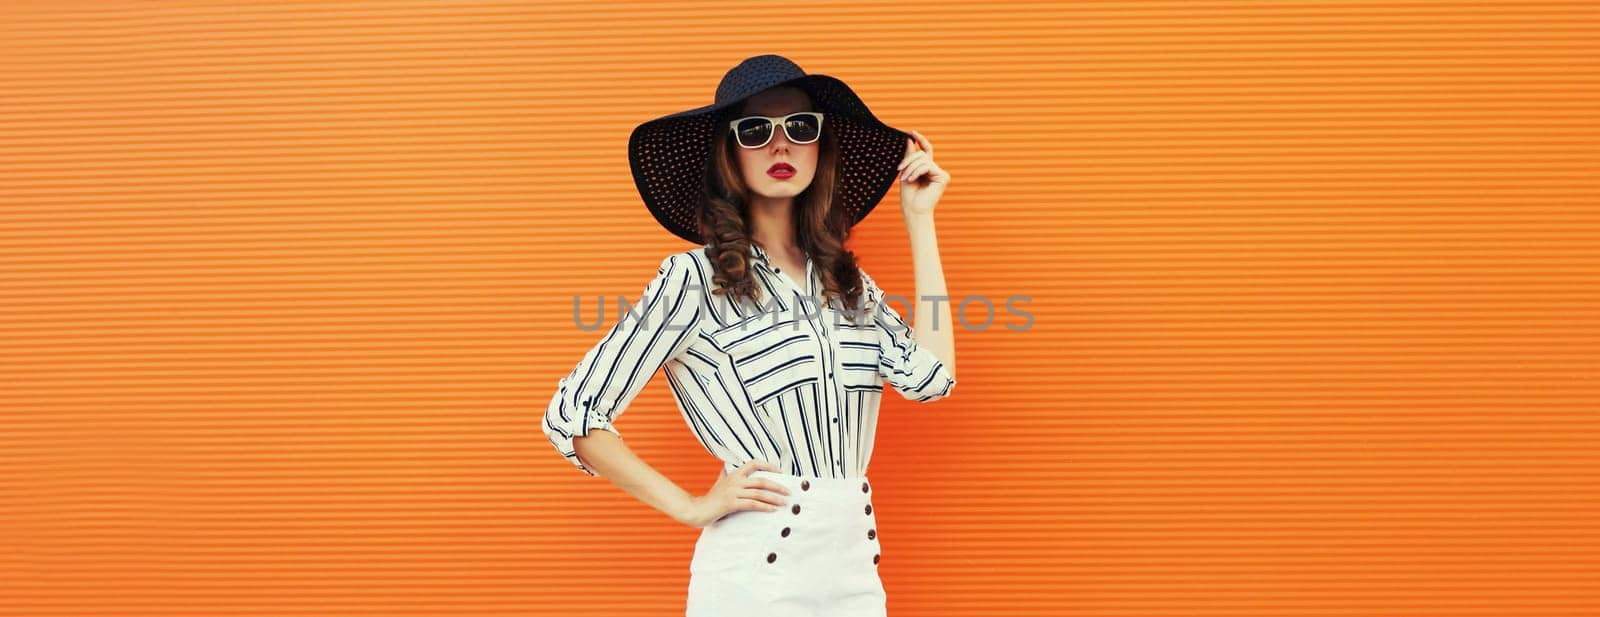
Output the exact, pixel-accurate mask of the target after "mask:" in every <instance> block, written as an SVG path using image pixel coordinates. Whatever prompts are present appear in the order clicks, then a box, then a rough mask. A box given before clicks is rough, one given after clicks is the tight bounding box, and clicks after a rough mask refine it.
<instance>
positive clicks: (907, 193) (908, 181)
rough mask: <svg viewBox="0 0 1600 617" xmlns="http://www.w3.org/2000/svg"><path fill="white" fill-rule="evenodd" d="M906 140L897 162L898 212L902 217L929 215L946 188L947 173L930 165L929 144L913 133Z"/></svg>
mask: <svg viewBox="0 0 1600 617" xmlns="http://www.w3.org/2000/svg"><path fill="white" fill-rule="evenodd" d="M911 136H912V137H914V138H915V141H913V140H911V139H907V140H906V155H905V158H904V159H901V160H900V167H899V169H900V175H899V180H900V210H901V211H902V212H903V213H904V214H905V215H906V216H915V215H927V214H932V213H933V206H934V204H937V203H939V198H940V197H941V196H943V195H944V189H945V187H946V186H949V185H950V172H947V171H945V170H944V168H943V167H940V166H939V164H938V163H935V162H933V142H931V141H928V137H927V136H925V135H923V134H922V133H920V132H917V131H911Z"/></svg>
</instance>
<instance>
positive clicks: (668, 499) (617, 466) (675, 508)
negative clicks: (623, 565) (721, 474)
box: [572, 431, 694, 522]
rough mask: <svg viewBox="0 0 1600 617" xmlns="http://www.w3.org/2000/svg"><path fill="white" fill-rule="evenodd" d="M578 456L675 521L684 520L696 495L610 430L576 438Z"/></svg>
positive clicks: (573, 443) (607, 477) (623, 488)
mask: <svg viewBox="0 0 1600 617" xmlns="http://www.w3.org/2000/svg"><path fill="white" fill-rule="evenodd" d="M572 446H573V448H574V449H576V450H577V451H578V458H579V459H581V460H582V461H583V464H584V465H585V466H587V467H589V468H590V469H593V470H595V471H596V472H597V473H599V474H600V475H601V477H604V478H606V479H608V480H610V481H611V483H612V484H615V485H617V486H618V487H620V488H621V489H622V490H623V491H624V492H626V493H628V494H629V495H632V496H633V497H634V498H635V499H638V500H639V501H642V502H644V503H645V504H646V505H649V506H650V507H652V508H655V509H657V510H660V511H661V513H662V514H666V515H667V516H669V517H672V520H675V521H679V522H682V521H683V520H685V519H684V517H686V516H687V515H688V513H689V509H690V505H691V503H692V502H693V500H694V496H693V495H690V494H689V493H688V492H687V491H685V490H683V489H682V488H681V487H679V486H678V485H677V484H675V483H673V481H672V480H671V479H668V478H667V477H666V476H664V475H661V472H659V471H656V469H655V468H654V467H651V466H650V465H649V464H648V463H645V462H644V460H643V459H641V458H639V456H638V455H636V454H634V453H633V449H632V448H629V447H628V444H626V443H623V441H622V438H621V437H618V436H617V435H616V434H615V433H612V432H610V431H589V434H588V435H586V436H582V437H577V438H574V439H573V440H572Z"/></svg>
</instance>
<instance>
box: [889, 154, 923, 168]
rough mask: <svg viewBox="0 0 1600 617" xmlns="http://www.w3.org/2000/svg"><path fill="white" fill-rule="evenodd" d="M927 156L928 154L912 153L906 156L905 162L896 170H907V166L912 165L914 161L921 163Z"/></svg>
mask: <svg viewBox="0 0 1600 617" xmlns="http://www.w3.org/2000/svg"><path fill="white" fill-rule="evenodd" d="M926 154H927V153H926V152H912V153H911V154H909V155H907V156H906V158H905V160H903V161H900V166H899V167H896V168H895V169H905V168H906V165H909V164H911V162H912V161H920V160H922V157H923V156H924V155H926Z"/></svg>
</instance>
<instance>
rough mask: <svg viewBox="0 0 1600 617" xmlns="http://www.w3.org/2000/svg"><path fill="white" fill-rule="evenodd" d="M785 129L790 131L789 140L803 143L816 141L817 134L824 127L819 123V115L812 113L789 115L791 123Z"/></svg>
mask: <svg viewBox="0 0 1600 617" xmlns="http://www.w3.org/2000/svg"><path fill="white" fill-rule="evenodd" d="M785 129H786V130H787V131H788V133H789V141H792V142H795V143H802V144H803V143H810V142H812V141H816V139H817V135H819V134H820V133H821V132H822V130H821V129H822V127H821V126H819V125H818V124H817V117H816V116H815V115H812V114H800V115H797V116H789V123H788V124H787V125H786V127H785Z"/></svg>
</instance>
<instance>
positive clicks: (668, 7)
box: [0, 1, 1600, 617]
mask: <svg viewBox="0 0 1600 617" xmlns="http://www.w3.org/2000/svg"><path fill="white" fill-rule="evenodd" d="M0 10H3V13H0V40H4V41H5V43H4V47H5V50H6V51H5V52H4V53H0V79H3V84H0V339H3V350H0V351H3V353H0V363H3V364H0V366H3V384H0V385H3V391H0V397H3V398H0V404H3V416H0V614H4V615H8V616H10V615H16V616H27V617H47V616H55V615H96V616H109V615H162V616H174V615H220V614H228V615H264V616H268V615H270V616H298V615H356V614H366V615H453V616H463V615H563V616H566V617H577V616H607V617H611V616H635V615H637V616H645V615H650V616H655V615H672V614H681V612H682V609H683V597H684V590H685V585H686V583H687V581H688V575H689V573H688V568H687V566H688V560H689V557H690V552H691V550H692V546H693V543H694V540H695V537H696V533H697V531H698V530H695V529H690V528H687V527H684V526H681V525H678V524H676V523H673V522H672V521H670V520H669V519H668V518H666V517H665V516H663V515H661V514H658V513H656V512H655V511H654V510H651V509H649V508H648V507H646V506H644V505H642V504H641V503H639V502H637V501H634V500H633V499H632V498H630V497H627V496H626V495H625V494H624V493H622V492H621V491H620V490H618V489H617V488H616V487H615V486H613V485H611V484H610V483H609V482H608V481H606V480H604V479H597V478H589V477H587V476H583V475H582V474H581V473H580V472H579V471H578V470H577V469H576V468H574V467H572V466H570V465H569V464H568V463H567V462H566V461H564V460H563V459H561V458H560V457H559V455H557V454H556V452H555V451H554V449H553V448H551V447H550V445H549V444H548V443H547V442H546V441H545V439H544V436H543V435H542V434H541V433H540V430H539V416H540V414H541V413H542V411H543V409H544V405H545V403H546V402H547V401H548V400H549V397H550V394H551V393H552V391H553V389H554V387H555V385H556V380H557V379H558V378H559V377H560V376H561V375H563V374H565V373H566V372H567V371H568V370H570V369H571V367H572V366H573V365H574V364H575V363H576V362H577V360H578V359H579V358H580V356H581V354H582V352H583V351H585V350H586V349H587V348H588V346H589V345H591V344H593V343H594V341H595V340H597V336H598V334H597V333H596V332H593V331H583V330H579V329H578V328H576V327H575V326H573V324H572V297H573V295H578V296H581V297H583V298H586V299H588V300H587V303H586V306H589V307H591V308H592V306H593V304H592V303H593V298H594V297H595V296H600V295H603V296H606V297H608V298H612V299H614V298H616V297H617V296H619V295H621V296H625V297H628V298H635V297H637V295H638V294H639V292H640V291H641V290H642V289H643V286H644V283H646V282H647V281H648V280H649V279H650V278H651V277H652V276H653V274H654V270H655V268H656V266H657V265H659V261H660V259H661V258H662V257H663V256H664V255H666V254H667V253H670V252H676V251H681V250H685V249H686V248H689V247H687V246H686V245H685V244H684V243H682V242H680V241H678V240H676V239H675V238H673V237H671V236H669V235H668V234H667V233H666V232H664V231H663V230H661V229H660V228H658V227H657V226H656V224H655V223H654V222H653V221H652V220H651V219H650V218H649V217H648V216H647V215H646V213H645V210H644V209H643V207H642V206H641V204H640V202H639V199H638V197H637V195H636V193H635V192H634V188H633V184H632V182H631V180H630V178H629V176H628V167H627V162H626V158H625V145H626V140H627V137H628V133H629V131H630V130H631V129H632V127H633V126H634V125H635V124H637V123H639V122H642V121H644V120H646V119H649V118H652V117H655V116H658V115H662V114H665V113H669V112H672V111H677V110H681V109H686V108H689V107H694V106H699V105H702V104H705V103H707V102H709V101H710V99H711V96H712V93H713V90H714V88H715V86H716V81H717V80H718V79H719V78H720V77H721V75H722V72H723V71H724V70H726V69H727V68H728V67H730V66H732V65H733V64H735V63H736V62H737V61H738V60H739V59H741V58H743V57H746V56H748V55H754V54H758V53H781V54H784V55H787V56H789V57H791V58H793V59H795V60H796V61H797V62H799V63H800V64H801V65H802V66H803V67H805V68H807V69H808V70H809V71H812V72H822V73H828V74H832V75H836V76H840V77H842V78H844V79H846V80H847V81H849V82H850V83H851V84H853V85H854V86H855V87H856V88H857V90H858V91H859V92H860V93H861V94H862V96H863V97H864V98H865V99H866V101H867V102H868V103H869V104H870V105H871V106H872V108H873V109H874V110H875V111H876V112H878V113H879V114H880V115H881V116H882V117H883V118H884V119H885V120H886V121H888V122H890V123H891V124H893V125H895V126H897V127H900V128H903V129H917V130H920V131H922V132H924V133H926V134H927V135H928V136H929V137H930V139H932V141H933V143H934V144H935V153H936V154H935V158H936V160H938V161H940V162H941V164H942V165H943V166H944V167H945V168H946V169H948V170H949V171H950V172H951V173H952V175H953V176H954V180H953V182H952V184H951V187H950V189H949V191H948V193H947V195H946V196H945V198H944V200H943V202H942V203H941V204H940V205H939V213H940V214H939V231H940V246H941V249H942V252H943V255H944V263H945V264H946V275H947V277H948V282H949V288H950V290H951V291H952V293H954V294H956V295H957V296H958V297H963V298H979V297H983V298H988V299H990V300H991V301H993V302H995V304H996V311H997V312H996V315H995V316H994V323H993V324H991V325H990V326H989V327H988V328H987V329H982V328H981V324H982V323H983V322H984V321H985V320H986V316H985V312H984V310H983V305H982V304H981V303H977V302H976V301H974V303H972V304H969V305H967V307H966V310H965V311H964V315H965V317H966V318H967V320H968V322H969V324H971V325H970V326H969V327H965V328H962V329H961V330H960V331H958V333H957V340H958V347H959V353H960V358H961V360H960V366H961V369H960V375H961V386H960V387H959V389H958V391H957V394H956V395H955V396H953V397H952V398H951V399H948V400H946V401H942V402H939V403H935V404H932V405H927V406H917V405H914V404H911V403H908V402H906V401H904V400H900V399H899V398H898V397H894V396H891V397H888V398H886V402H885V410H884V413H885V416H884V418H883V426H882V428H881V431H880V433H879V435H880V439H881V440H882V441H881V442H880V443H879V445H878V448H877V450H876V457H875V460H874V461H873V464H872V467H871V470H870V475H871V476H872V477H874V478H875V479H876V481H877V486H878V487H879V488H880V491H879V494H878V496H877V499H876V500H877V502H878V503H879V504H880V512H881V514H880V517H881V518H880V520H881V523H882V529H881V531H882V543H883V545H884V552H885V555H884V561H883V562H882V564H881V568H882V573H883V576H884V580H885V584H886V586H887V588H888V591H889V598H890V600H889V603H890V604H889V606H890V611H891V614H894V615H900V616H927V617H938V616H954V615H963V616H970V615H1004V616H1008V617H1020V616H1045V615H1151V616H1164V617H1172V616H1188V615H1196V616H1198V615H1208V616H1210V615H1228V616H1230V617H1231V616H1246V615H1273V616H1293V615H1318V616H1329V615H1360V616H1370V615H1389V616H1399V615H1426V616H1429V617H1439V616H1446V615H1486V616H1487V615H1494V616H1502V615H1525V616H1554V615H1600V599H1597V597H1600V596H1596V595H1595V594H1594V593H1593V590H1592V588H1591V590H1590V591H1588V592H1584V591H1581V586H1582V585H1583V584H1586V583H1593V582H1594V581H1595V580H1596V578H1597V576H1600V567H1597V566H1600V558H1597V555H1600V520H1597V516H1596V514H1597V512H1596V505H1597V503H1600V479H1597V473H1596V470H1597V466H1596V464H1597V463H1600V449H1597V447H1596V444H1597V438H1600V417H1597V414H1600V181H1597V175H1596V170H1597V169H1600V155H1597V152H1600V148H1597V146H1600V122H1597V120H1600V103H1597V100H1600V97H1597V95H1600V53H1597V52H1600V10H1597V8H1596V6H1595V4H1594V3H1590V2H1473V3H1465V2H1448V1H1440V2H1387V1H1385V2H1376V1H1369V2H1222V3H1217V2H1206V3H1201V2H1188V1H1184V2H1159V3H1158V2H1113V3H1083V4H1068V3H1024V2H984V3H979V2H973V3H883V2H874V3H866V2H820V3H819V2H808V3H798V4H782V3H780V4H771V3H767V4H756V3H750V4H745V3H731V2H730V3H721V2H695V3H684V4H667V3H653V2H639V3H615V2H583V3H510V2H499V3H437V2H427V3H398V2H348V3H346V2H341V3H326V4H324V3H308V2H293V3H289V2H212V3H198V2H165V3H141V4H133V3H121V2H11V3H7V4H6V5H5V6H4V7H3V9H0ZM897 195H898V194H897V193H895V192H891V193H890V194H889V196H887V197H886V199H885V201H884V203H883V205H882V206H880V207H879V211H878V212H877V213H876V214H875V215H874V216H872V217H871V218H869V219H868V220H867V221H866V222H865V223H863V225H862V226H861V228H860V234H859V236H858V237H857V239H856V241H855V244H854V248H855V250H856V251H857V252H858V253H859V254H861V255H862V256H863V259H864V264H865V266H866V267H867V268H868V270H869V271H870V272H873V273H874V274H875V276H876V278H877V279H878V280H879V282H880V283H882V284H884V286H885V288H886V289H888V290H889V291H890V292H891V293H899V294H903V295H909V294H911V293H913V292H914V290H913V289H912V288H911V287H910V285H911V276H910V275H911V270H910V263H909V255H908V250H907V246H906V243H905V237H904V232H903V230H902V229H900V221H899V218H898V216H896V214H895V210H896V209H897V208H898V202H897V200H898V196H897ZM1010 296H1027V297H1028V298H1029V300H1028V301H1026V302H1024V303H1021V304H1018V305H1017V308H1018V309H1020V310H1022V311H1025V312H1027V313H1028V314H1029V315H1031V319H1030V318H1027V317H1023V316H1020V315H1016V314H1013V313H1010V312H1007V310H1006V308H1005V304H1004V302H1005V299H1006V298H1008V297H1010ZM618 427H619V430H620V431H621V432H622V433H623V435H625V437H626V438H627V439H628V443H629V444H631V445H632V446H633V447H634V448H635V449H636V450H637V451H638V452H639V453H640V455H641V456H643V457H644V458H645V459H646V460H648V461H649V462H651V463H653V464H655V465H657V466H658V468H659V469H661V470H662V471H663V472H664V473H666V474H668V475H669V476H670V477H672V478H673V479H674V480H676V481H678V482H679V484H680V485H682V486H684V487H685V488H686V489H688V490H690V491H693V492H695V493H697V494H698V493H700V492H703V491H704V490H706V489H707V488H708V487H709V486H710V485H711V481H712V479H713V475H714V474H715V473H716V470H717V466H716V463H715V462H714V461H713V460H712V459H711V457H710V456H709V455H708V454H706V453H705V452H704V451H702V450H700V449H699V447H698V446H697V444H696V443H695V442H694V441H693V439H692V437H691V435H690V432H689V430H688V429H687V428H686V427H685V426H684V425H683V421H682V420H681V419H680V417H679V416H678V414H677V412H676V410H675V409H674V408H673V407H672V403H671V401H670V399H669V398H668V395H667V388H666V385H665V382H664V380H662V379H660V378H657V379H656V380H655V381H654V382H653V383H652V384H651V385H650V387H649V388H647V390H646V392H645V393H644V394H643V395H642V396H641V397H640V398H639V399H637V400H636V401H635V402H634V404H633V405H632V406H631V407H630V408H629V409H628V410H627V412H626V413H625V414H624V415H623V416H622V417H621V418H620V420H619V423H618Z"/></svg>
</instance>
